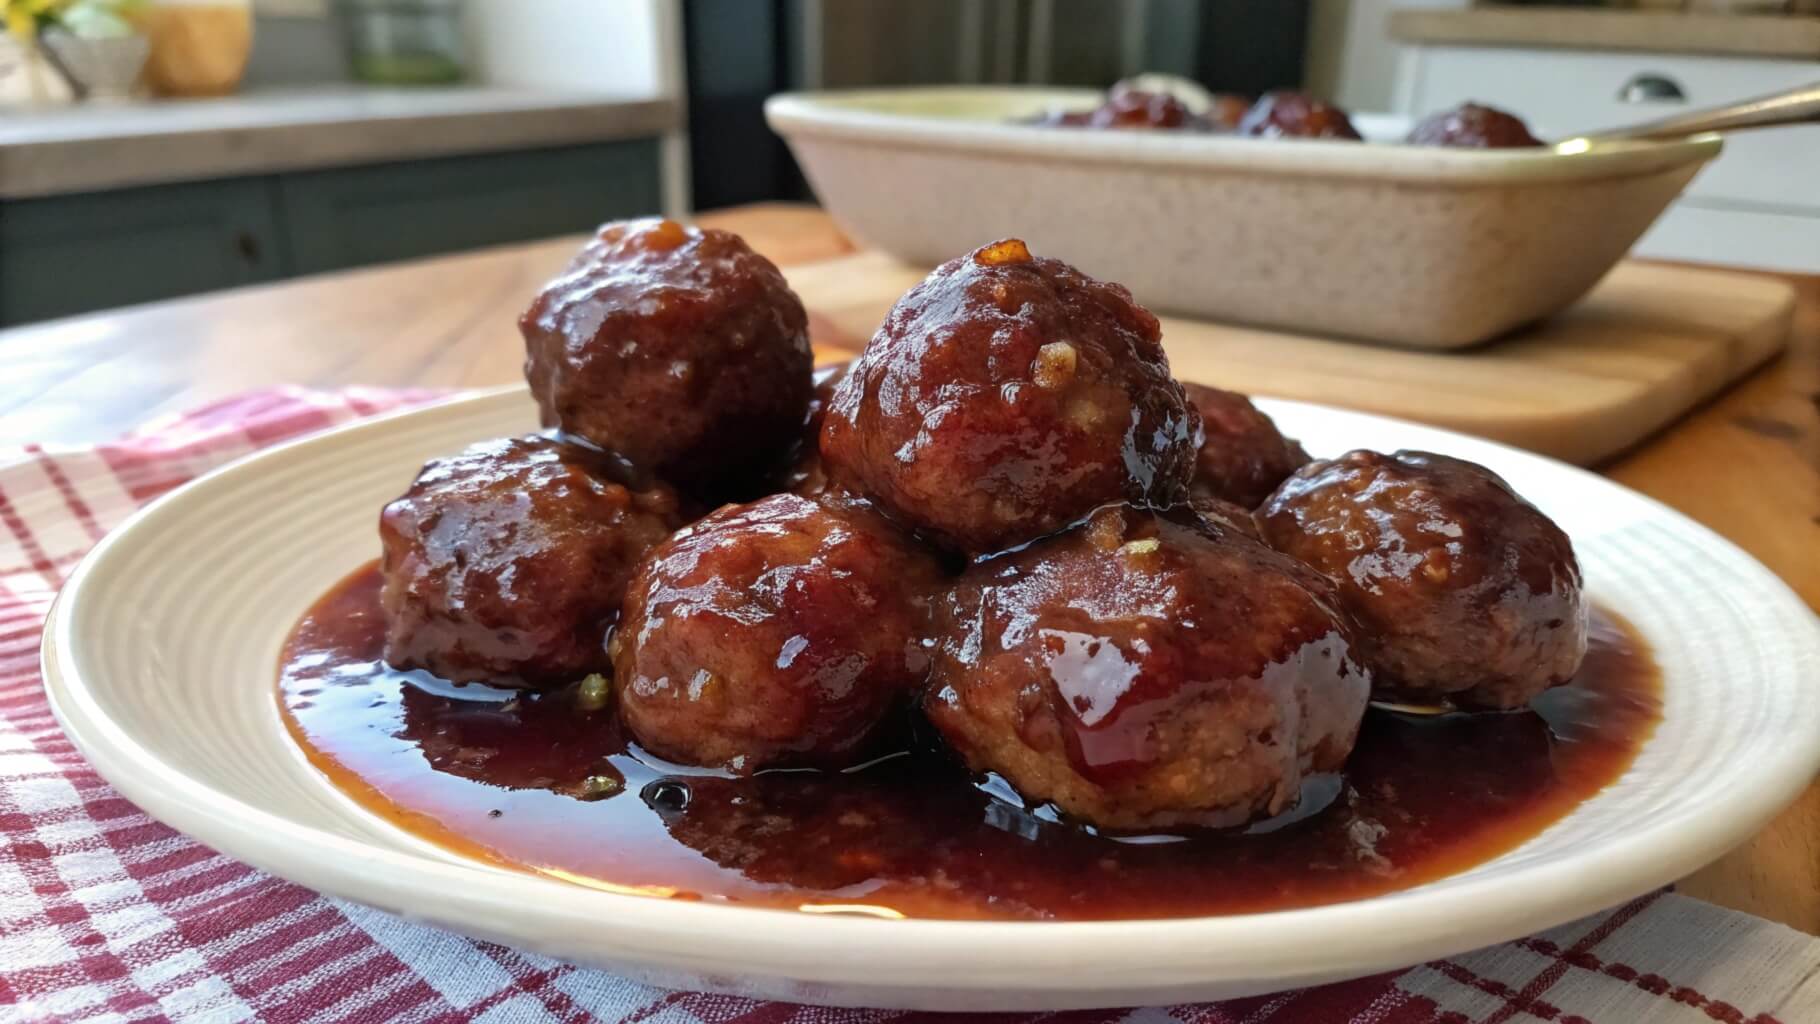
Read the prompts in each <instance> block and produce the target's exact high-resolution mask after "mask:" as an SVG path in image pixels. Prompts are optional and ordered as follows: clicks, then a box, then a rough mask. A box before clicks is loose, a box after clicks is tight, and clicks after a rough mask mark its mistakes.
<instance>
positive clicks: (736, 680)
mask: <svg viewBox="0 0 1820 1024" xmlns="http://www.w3.org/2000/svg"><path fill="white" fill-rule="evenodd" d="M940 583H941V573H940V569H939V567H938V566H937V564H936V562H935V560H934V558H933V557H932V556H931V555H929V554H928V553H926V552H924V551H922V550H920V549H918V548H916V547H914V546H913V545H912V544H910V543H909V542H908V541H907V540H906V539H905V538H904V537H903V536H902V535H900V534H899V533H898V532H897V531H896V530H895V529H894V528H892V527H891V525H890V524H889V523H887V522H886V521H885V520H884V519H883V518H882V517H880V516H879V515H878V514H877V513H875V512H872V511H871V510H870V509H867V508H866V507H864V506H863V505H842V506H838V507H830V506H824V505H822V504H817V503H815V502H812V501H809V500H808V499H806V498H802V497H799V496H797V495H793V494H776V495H772V496H771V497H768V498H764V499H762V500H760V501H756V502H753V503H752V504H749V505H733V506H728V507H726V508H722V509H721V510H719V511H718V512H715V513H714V514H713V515H710V516H708V517H707V518H706V519H703V520H701V521H700V522H698V523H696V524H695V525H694V526H692V527H690V528H689V529H687V530H684V531H682V532H680V533H678V534H676V535H675V536H674V537H672V538H671V539H670V540H669V541H667V542H665V543H664V544H662V545H661V546H659V547H658V548H657V549H656V550H655V551H653V552H652V553H651V556H650V558H649V559H648V560H647V561H646V562H645V564H644V566H643V568H641V569H640V571H639V574H638V577H637V578H636V579H635V580H634V581H633V582H632V585H631V587H630V589H629V590H628V592H627V594H626V604H625V616H624V618H623V619H622V620H621V622H620V626H619V629H618V630H616V631H615V633H614V640H613V644H612V646H613V648H614V663H615V676H616V678H617V686H618V692H619V706H620V711H621V714H622V716H623V717H624V720H625V723H626V726H627V727H628V728H629V729H630V730H631V731H632V735H633V736H635V737H636V738H637V739H638V741H639V742H640V743H642V744H644V745H645V746H646V747H647V748H649V749H651V750H652V751H655V752H656V753H658V754H660V755H662V756H664V757H667V758H671V759H673V760H676V761H681V762H685V763H688V764H695V765H706V766H712V767H717V768H725V769H728V770H730V771H733V772H735V773H738V774H749V773H751V772H754V771H757V770H759V769H761V768H767V767H772V766H779V765H793V766H794V765H807V766H816V767H824V768H840V767H845V766H846V765H848V764H850V763H851V762H852V761H853V760H854V759H855V758H857V757H858V756H859V755H861V754H863V753H865V751H866V750H867V748H868V741H869V740H871V739H872V738H873V736H874V735H875V733H877V732H878V730H879V727H880V725H881V723H882V722H883V721H884V720H885V719H886V717H887V715H888V714H889V713H890V712H891V711H892V710H893V708H902V707H903V706H905V705H906V704H907V703H908V699H909V697H910V695H911V693H912V691H913V690H914V689H915V688H916V687H918V686H920V685H921V684H922V682H923V679H924V677H925V675H926V672H927V668H928V655H927V652H926V651H925V650H924V648H923V646H922V641H921V637H922V635H923V631H924V628H925V623H926V619H927V612H928V606H929V600H930V595H931V594H932V593H934V591H935V590H936V589H937V588H938V587H939V586H940Z"/></svg>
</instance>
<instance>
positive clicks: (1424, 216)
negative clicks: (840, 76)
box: [765, 87, 1719, 348]
mask: <svg viewBox="0 0 1820 1024" xmlns="http://www.w3.org/2000/svg"><path fill="white" fill-rule="evenodd" d="M1097 95H1098V94H1096V93H1083V92H1080V91H1079V90H1039V89H1018V88H1009V87H997V88H936V89H891V90H871V91H864V92H841V93H815V94H785V95H780V96H774V97H772V98H771V99H770V100H769V101H768V102H767V103H766V104H765V116H766V118H767V120H769V121H770V123H771V126H772V127H773V128H775V129H776V130H777V131H778V133H779V134H781V135H782V136H783V137H784V138H785V139H786V140H788V141H789V143H790V148H791V150H792V151H793V152H794V153H795V154H796V158H797V161H798V163H800V164H801V165H802V168H803V171H804V173H805V174H806V175H807V176H808V178H809V182H810V184H811V185H813V186H814V188H815V192H816V195H818V196H819V197H820V198H821V201H822V203H823V204H824V205H826V206H827V207H828V210H829V212H831V213H832V214H833V215H834V217H835V218H836V219H837V220H839V221H840V222H841V224H842V225H843V226H844V227H845V228H847V229H848V230H850V231H851V232H852V233H853V234H854V235H855V236H857V237H858V238H860V239H862V240H864V241H865V242H867V243H868V244H870V245H873V246H876V247H878V248H880V249H883V250H885V251H886V252H888V253H890V254H892V255H893V256H897V257H899V258H900V259H904V260H908V261H910V262H913V263H922V264H934V263H939V262H941V261H943V260H947V259H951V258H953V257H955V256H958V255H961V254H962V253H965V252H968V251H970V250H972V249H973V248H975V247H977V246H979V245H982V244H984V243H986V242H989V241H992V240H994V239H997V238H1002V237H1006V236H1011V235H1015V236H1018V237H1021V238H1023V239H1024V240H1026V241H1027V242H1029V243H1030V246H1031V248H1032V249H1033V250H1035V251H1036V252H1037V253H1038V254H1040V255H1051V256H1058V257H1061V258H1062V259H1065V260H1068V261H1069V262H1072V263H1075V264H1077V265H1078V266H1080V267H1081V268H1082V269H1083V270H1086V271H1087V272H1088V273H1091V274H1095V275H1098V276H1101V277H1108V278H1111V279H1115V280H1118V281H1121V282H1124V283H1125V284H1126V285H1128V286H1129V287H1130V288H1131V290H1132V291H1133V292H1134V293H1135V294H1136V295H1137V298H1138V300H1139V301H1140V302H1143V303H1145V304H1147V305H1150V306H1153V307H1155V308H1158V309H1161V310H1166V311H1170V312H1175V313H1182V314H1186V315H1190V316H1199V317H1206V318H1210V319H1215V320H1230V321H1240V322H1246V323H1256V324H1264V325H1269V326H1274V327H1281V328H1285V329H1290V330H1302V331H1312V332H1317V333H1322V334H1335V335H1342V336H1348V337H1357V338H1366V339H1371V340H1375V341H1382V342H1389V343H1392V344H1398V345H1408V346H1415V347H1420V348H1459V347H1462V346H1467V345H1471V344H1474V343H1477V342H1481V341H1485V340H1486V339H1488V338H1491V337H1494V336H1496V335H1497V334H1500V333H1502V332H1504V331H1507V330H1509V329H1511V328H1513V327H1516V326H1518V325H1521V324H1524V323H1527V322H1529V321H1531V320H1535V319H1537V318H1539V317H1543V316H1547V315H1548V314H1550V313H1553V312H1555V311H1557V310H1559V309H1562V308H1564V307H1565V306H1567V305H1568V304H1570V303H1572V302H1573V301H1574V300H1575V299H1578V298H1579V297H1580V296H1582V295H1584V294H1585V293H1586V292H1587V290H1588V289H1590V288H1591V287H1592V286H1593V284H1594V283H1596V282H1597V281H1598V280H1599V278H1600V277H1601V276H1603V275H1604V274H1605V272H1606V271H1607V270H1609V269H1611V267H1612V265H1613V264H1614V263H1616V262H1617V261H1618V259H1619V258H1620V257H1622V256H1623V255H1624V254H1625V253H1626V252H1627V251H1629V249H1630V247H1631V245H1632V244H1633V243H1635V242H1636V240H1637V239H1638V238H1639V237H1640V236H1641V235H1642V234H1643V232H1644V230H1645V229H1647V228H1648V227H1649V226H1650V224H1651V223H1653V222H1654V221H1655V219H1656V217H1657V216H1659V215H1660V214H1661V213H1662V211H1663V210H1664V209H1666V208H1667V207H1668V204H1669V203H1670V202H1671V201H1673V200H1674V198H1675V196H1677V195H1679V194H1680V192H1681V189H1682V188H1683V187H1684V186H1685V185H1686V184H1687V182H1688V181H1689V180H1690V179H1691V178H1692V177H1693V176H1694V173H1695V172H1696V171H1698V170H1699V169H1700V167H1701V165H1702V164H1704V163H1705V162H1706V161H1708V160H1710V159H1712V158H1713V157H1714V156H1716V155H1718V152H1719V139H1718V138H1717V137H1716V136H1704V137H1700V138H1694V139H1688V140H1684V141H1678V142H1613V143H1604V144H1599V145H1594V146H1591V147H1590V148H1587V149H1585V150H1583V151H1577V152H1559V151H1556V150H1553V149H1529V150H1508V149H1507V150H1460V149H1438V148H1432V147H1418V146H1401V145H1390V144H1379V143H1371V144H1365V145H1361V144H1359V143H1356V142H1338V141H1329V140H1310V139H1249V138H1238V137H1235V136H1219V135H1202V134H1193V133H1180V132H1129V131H1088V130H1081V129H1066V128H1054V127H1046V126H1040V125H1030V124H1018V123H1014V119H1018V118H1027V117H1029V116H1030V115H1032V114H1035V113H1037V112H1040V111H1042V110H1045V109H1048V108H1050V107H1053V106H1069V107H1079V106H1083V105H1090V104H1091V103H1092V102H1093V101H1094V99H1095V98H1096V97H1097ZM1360 120H1361V122H1362V124H1361V130H1363V131H1365V132H1366V133H1367V134H1368V135H1369V134H1370V133H1371V132H1372V131H1373V130H1374V129H1376V130H1378V131H1380V132H1381V131H1384V130H1385V129H1388V128H1391V127H1392V126H1393V125H1395V124H1396V122H1395V121H1393V120H1389V119H1385V118H1375V117H1362V118H1361V119H1360ZM1400 134H1401V132H1400V131H1397V132H1396V137H1400Z"/></svg>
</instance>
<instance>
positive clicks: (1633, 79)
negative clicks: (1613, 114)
mask: <svg viewBox="0 0 1820 1024" xmlns="http://www.w3.org/2000/svg"><path fill="white" fill-rule="evenodd" d="M1618 99H1620V100H1622V101H1624V102H1625V103H1686V102H1687V93H1685V92H1682V91H1681V84H1680V83H1679V82H1676V81H1675V80H1674V79H1672V78H1670V77H1668V76H1667V75H1658V74H1656V73H1655V72H1653V71H1643V72H1639V73H1638V74H1635V75H1632V76H1630V81H1628V82H1625V83H1624V86H1623V87H1622V88H1620V89H1619V90H1618Z"/></svg>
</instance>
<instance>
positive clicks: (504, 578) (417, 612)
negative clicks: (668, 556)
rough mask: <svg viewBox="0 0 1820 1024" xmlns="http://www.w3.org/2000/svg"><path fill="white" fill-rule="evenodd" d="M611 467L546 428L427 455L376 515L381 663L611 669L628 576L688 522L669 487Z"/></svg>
mask: <svg viewBox="0 0 1820 1024" xmlns="http://www.w3.org/2000/svg"><path fill="white" fill-rule="evenodd" d="M617 470H618V467H617V466H616V464H615V463H614V462H613V461H612V460H611V459H609V458H607V457H606V456H604V455H602V454H601V453H599V452H595V451H592V450H590V449H588V448H584V447H582V446H580V445H576V444H569V443H565V442H562V441H556V440H553V439H551V438H547V437H541V436H533V437H521V438H511V439H507V440H500V441H488V442H485V443H483V444H477V445H474V446H473V447H471V448H469V449H467V450H466V451H464V452H462V453H461V454H460V455H457V456H454V457H453V458H447V459H437V460H436V461H434V462H431V463H430V464H429V465H427V466H425V467H424V468H423V472H422V473H420V474H418V476H417V481H416V482H415V483H413V484H412V485H411V488H410V490H408V491H406V492H405V493H404V495H403V497H400V498H399V499H397V500H396V501H394V502H392V503H391V504H389V505H387V506H386V507H385V511H384V512H383V513H381V515H380V518H379V536H380V541H381V542H382V544H383V557H382V558H381V560H380V569H381V573H382V574H383V576H384V588H383V589H382V590H381V592H380V602H381V605H382V606H383V608H384V609H385V615H386V643H385V658H386V661H387V662H388V663H390V664H392V665H394V666H396V667H398V668H406V669H410V668H421V669H426V670H428V671H430V672H433V673H435V674H436V675H439V676H441V677H443V678H444V679H449V680H452V681H454V682H475V681H482V680H484V681H486V682H490V683H495V684H498V685H502V686H528V687H541V686H560V685H562V684H565V683H570V682H574V681H575V680H577V679H580V678H582V677H583V676H586V675H588V674H589V673H593V672H607V671H610V670H611V665H610V662H609V661H608V659H607V652H606V647H605V642H606V633H607V629H608V627H609V626H611V625H612V624H613V622H614V621H615V620H616V619H617V618H618V617H619V606H620V602H621V601H622V600H623V599H624V597H625V592H626V582H627V581H628V580H629V579H631V577H632V572H633V569H634V568H635V567H636V566H637V564H638V561H639V560H640V559H641V558H643V557H644V555H645V552H646V551H648V550H650V549H651V548H652V547H653V546H654V545H656V544H657V543H658V542H659V541H661V540H663V539H664V538H665V537H668V536H669V535H670V534H671V532H673V531H674V530H676V529H677V528H678V527H680V526H681V525H682V523H683V516H682V513H681V512H680V511H679V508H678V500H677V496H676V493H675V492H674V491H672V490H671V489H670V488H669V487H667V486H665V485H663V484H651V485H649V486H644V487H629V486H627V485H626V484H624V483H620V482H617V481H616V479H615V475H616V472H617Z"/></svg>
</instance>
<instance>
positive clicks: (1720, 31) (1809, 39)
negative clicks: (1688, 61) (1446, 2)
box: [1390, 7, 1820, 60]
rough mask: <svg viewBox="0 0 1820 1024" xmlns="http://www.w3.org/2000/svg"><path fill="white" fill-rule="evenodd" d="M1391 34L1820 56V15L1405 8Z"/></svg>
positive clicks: (1415, 38)
mask: <svg viewBox="0 0 1820 1024" xmlns="http://www.w3.org/2000/svg"><path fill="white" fill-rule="evenodd" d="M1390 35H1391V38H1393V39H1396V40H1398V41H1399V42H1404V43H1435V44H1447V45H1455V46H1524V47H1560V48H1562V49H1579V50H1639V51H1647V52H1651V53H1701V54H1725V55H1731V56H1749V57H1781V58H1785V59H1788V58H1793V59H1806V60H1820V18H1814V17H1785V16H1780V15H1769V14H1700V13H1681V12H1677V11H1624V10H1589V9H1584V8H1564V7H1503V8H1491V7H1475V8H1470V9H1467V10H1439V11H1437V10H1402V11H1394V12H1392V14H1391V16H1390Z"/></svg>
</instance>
